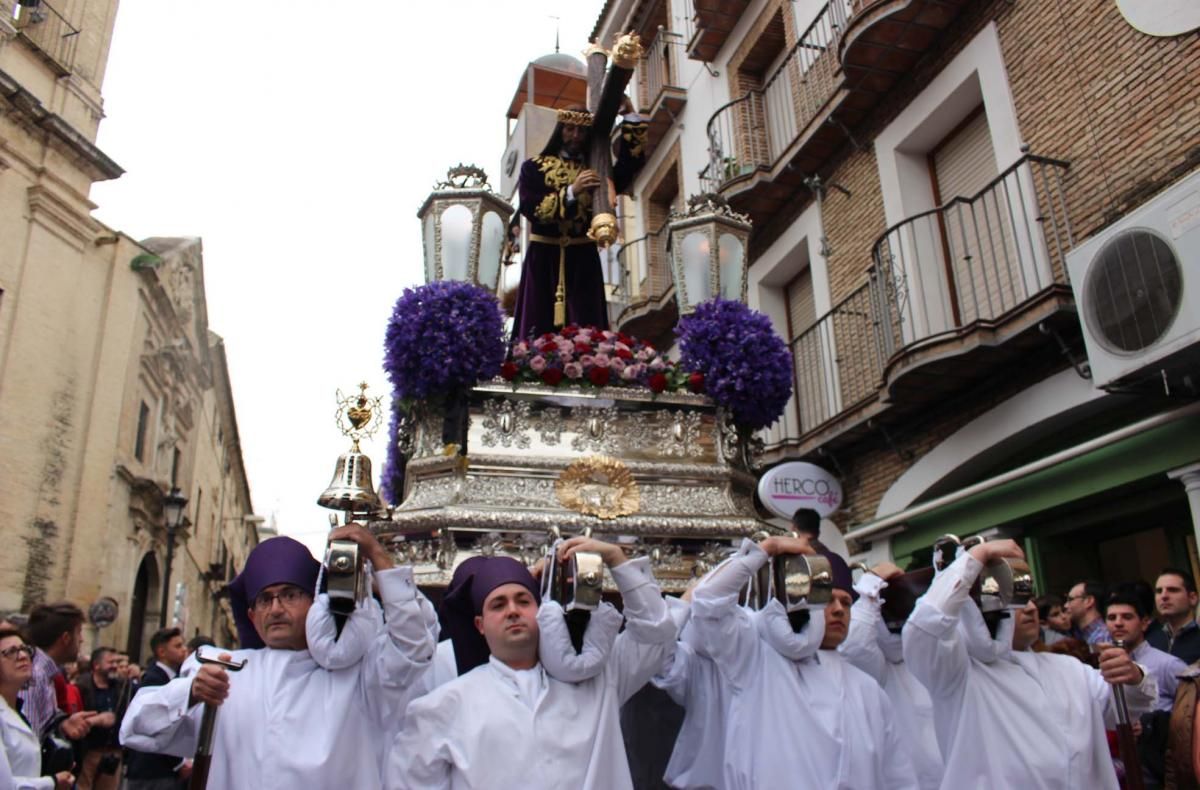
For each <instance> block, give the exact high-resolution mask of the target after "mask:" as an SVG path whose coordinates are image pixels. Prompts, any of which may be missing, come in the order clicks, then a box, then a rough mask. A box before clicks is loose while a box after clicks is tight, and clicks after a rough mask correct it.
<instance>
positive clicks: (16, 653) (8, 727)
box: [0, 628, 75, 790]
mask: <svg viewBox="0 0 1200 790" xmlns="http://www.w3.org/2000/svg"><path fill="white" fill-rule="evenodd" d="M32 674H33V648H31V647H30V646H29V645H27V644H25V640H24V639H23V638H22V637H21V633H20V632H19V631H17V630H15V629H12V628H0V747H2V748H0V787H12V788H15V790H70V788H71V786H72V785H73V784H74V783H75V777H74V776H72V775H71V773H70V772H69V771H62V772H60V773H58V774H56V775H55V776H39V774H40V773H41V766H42V748H41V745H40V744H39V743H38V737H37V735H35V734H34V732H33V730H32V729H30V727H29V723H28V722H27V721H25V718H24V717H23V716H21V713H20V711H19V710H18V709H17V692H18V691H20V690H21V687H22V686H24V685H25V684H26V683H28V682H29V678H30V676H31V675H32Z"/></svg>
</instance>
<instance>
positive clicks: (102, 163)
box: [0, 70, 125, 181]
mask: <svg viewBox="0 0 1200 790" xmlns="http://www.w3.org/2000/svg"><path fill="white" fill-rule="evenodd" d="M0 98H3V99H4V100H6V101H7V102H8V103H9V104H10V105H11V106H12V108H13V109H14V110H15V111H16V112H17V114H19V115H20V116H21V117H22V119H23V120H24V121H25V122H26V123H29V124H31V125H33V126H35V127H37V128H40V129H42V130H43V131H44V132H46V134H47V135H48V137H49V139H50V140H51V141H52V142H53V143H55V144H56V145H57V146H59V147H60V148H63V149H64V150H66V151H67V152H68V153H70V154H72V155H74V157H75V158H76V159H77V160H78V162H79V163H80V164H81V165H82V167H83V169H84V171H85V172H86V173H87V174H88V175H89V176H90V177H91V178H92V180H93V181H107V180H109V179H112V178H118V177H119V176H121V175H122V174H123V173H124V172H125V171H124V169H122V168H121V166H120V165H118V164H117V163H116V162H114V161H113V160H112V159H110V158H109V157H108V155H107V154H105V153H104V152H103V151H101V150H100V149H99V148H97V147H96V144H95V143H93V142H92V141H91V140H89V139H87V138H86V137H84V136H83V135H82V134H80V132H79V131H78V130H77V129H75V128H74V127H73V126H71V125H70V124H69V123H67V122H66V121H64V120H63V119H62V118H61V117H59V116H58V115H55V114H54V113H52V112H50V111H49V110H47V109H46V106H45V105H44V104H42V103H41V102H40V101H39V100H38V98H37V97H36V96H34V95H33V94H32V93H30V92H29V91H27V90H26V89H25V88H23V87H21V83H19V82H18V81H17V80H16V79H15V78H14V77H13V76H12V75H10V74H9V73H7V72H5V71H3V70H0Z"/></svg>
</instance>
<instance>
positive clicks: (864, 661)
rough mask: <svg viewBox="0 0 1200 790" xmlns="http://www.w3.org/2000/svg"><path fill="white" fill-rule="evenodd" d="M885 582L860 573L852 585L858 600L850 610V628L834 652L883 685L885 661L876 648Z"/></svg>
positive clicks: (880, 651) (881, 619)
mask: <svg viewBox="0 0 1200 790" xmlns="http://www.w3.org/2000/svg"><path fill="white" fill-rule="evenodd" d="M886 588H887V582H886V581H884V580H883V579H881V578H879V577H878V576H876V575H875V574H873V573H866V574H863V577H862V578H861V579H859V580H858V583H857V584H855V585H854V590H855V592H857V593H858V600H857V601H855V602H854V606H852V607H850V628H849V630H848V631H847V632H846V639H845V641H843V642H842V644H841V645H840V646H839V647H838V652H839V653H841V654H842V655H843V656H845V657H846V660H847V661H849V662H850V663H851V664H853V665H854V666H856V667H858V668H859V669H861V670H862V671H863V672H866V673H867V674H868V675H870V676H871V677H873V678H875V682H876V683H878V684H879V685H880V686H882V685H883V681H884V678H885V677H886V670H887V658H886V657H885V656H884V655H883V650H881V649H880V647H879V634H878V629H879V626H880V623H882V622H883V617H882V615H881V614H880V609H879V608H880V605H881V600H880V593H881V592H882V591H883V590H884V589H886Z"/></svg>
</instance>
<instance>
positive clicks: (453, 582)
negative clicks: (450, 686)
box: [438, 557, 541, 675]
mask: <svg viewBox="0 0 1200 790" xmlns="http://www.w3.org/2000/svg"><path fill="white" fill-rule="evenodd" d="M505 584H520V585H523V586H524V587H525V588H526V589H528V590H529V592H530V593H532V594H533V598H534V600H536V601H537V602H538V603H539V604H540V603H541V595H540V592H539V590H538V584H537V581H536V580H535V579H534V578H533V574H531V573H530V572H529V569H528V568H526V567H525V566H524V565H522V564H521V563H519V562H517V561H516V560H514V559H512V558H511V557H471V558H470V559H468V560H465V561H464V562H463V563H462V564H461V565H459V566H458V567H457V568H455V569H454V576H453V577H451V579H450V586H449V587H448V588H447V589H446V597H445V598H443V599H442V605H441V607H440V608H439V609H438V620H439V621H440V622H441V625H442V633H444V634H447V635H448V636H449V637H450V641H451V642H452V643H453V644H454V664H455V666H456V667H457V668H458V674H460V675H463V674H466V673H467V672H470V671H471V670H472V669H474V668H475V667H477V666H480V665H481V664H485V663H487V660H488V656H490V655H491V651H490V650H488V646H487V641H486V640H485V639H484V638H483V634H481V633H479V629H478V628H476V627H475V616H476V615H478V614H479V613H481V612H482V611H483V602H484V601H485V600H487V597H488V595H490V594H491V592H492V591H493V590H495V589H496V588H497V587H501V586H503V585H505Z"/></svg>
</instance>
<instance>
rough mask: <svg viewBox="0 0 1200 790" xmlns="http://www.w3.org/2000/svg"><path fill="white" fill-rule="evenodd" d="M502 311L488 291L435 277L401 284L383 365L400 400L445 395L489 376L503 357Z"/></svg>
mask: <svg viewBox="0 0 1200 790" xmlns="http://www.w3.org/2000/svg"><path fill="white" fill-rule="evenodd" d="M504 348H505V344H504V316H503V313H502V311H501V310H500V302H499V301H498V300H497V299H496V297H495V296H494V295H493V294H490V293H488V292H487V291H485V290H484V289H482V288H480V287H479V286H477V285H472V284H470V283H464V282H455V281H451V280H440V281H438V282H432V283H429V284H428V285H422V286H420V287H419V288H406V289H405V290H404V293H403V294H402V295H401V296H400V298H399V299H398V300H396V306H395V308H393V310H392V317H391V320H389V321H388V326H387V334H386V337H385V339H384V355H383V367H384V370H386V371H387V374H388V378H389V379H390V380H391V382H392V387H393V388H394V390H393V397H395V398H398V399H399V400H401V401H413V400H427V399H431V398H432V399H439V398H444V397H446V396H448V395H451V394H453V393H456V392H459V391H461V390H464V389H466V388H468V387H472V386H474V385H475V382H477V381H479V380H480V379H490V378H492V377H493V376H495V375H496V373H498V372H499V370H500V363H501V362H503V361H504Z"/></svg>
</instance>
